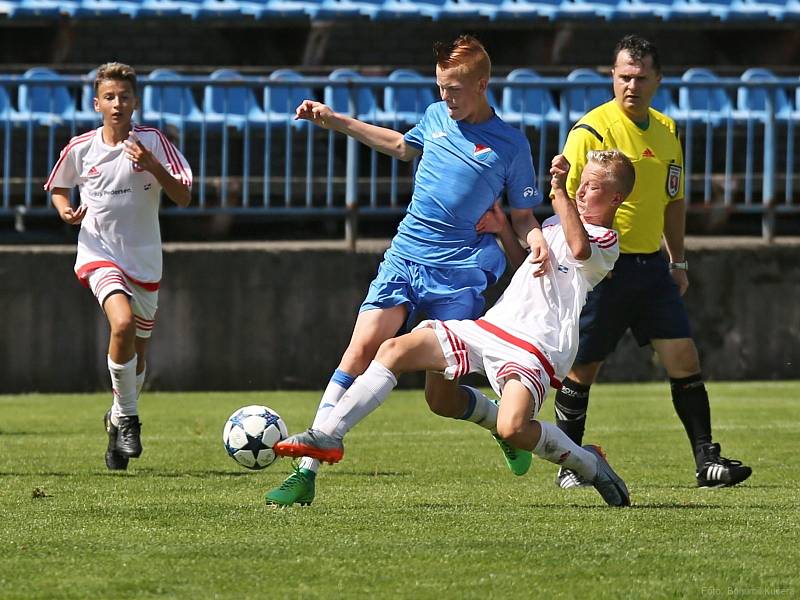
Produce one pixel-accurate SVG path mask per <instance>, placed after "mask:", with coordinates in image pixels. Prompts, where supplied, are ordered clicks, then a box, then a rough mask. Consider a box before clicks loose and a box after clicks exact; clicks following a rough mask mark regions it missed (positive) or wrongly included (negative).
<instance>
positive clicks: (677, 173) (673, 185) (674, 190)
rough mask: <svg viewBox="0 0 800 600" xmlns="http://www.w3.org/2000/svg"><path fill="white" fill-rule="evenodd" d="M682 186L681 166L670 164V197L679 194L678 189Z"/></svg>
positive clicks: (668, 178) (668, 192)
mask: <svg viewBox="0 0 800 600" xmlns="http://www.w3.org/2000/svg"><path fill="white" fill-rule="evenodd" d="M680 188H681V166H680V165H670V166H669V170H668V171H667V194H668V195H669V197H670V198H674V197H675V196H677V195H678V190H679V189H680Z"/></svg>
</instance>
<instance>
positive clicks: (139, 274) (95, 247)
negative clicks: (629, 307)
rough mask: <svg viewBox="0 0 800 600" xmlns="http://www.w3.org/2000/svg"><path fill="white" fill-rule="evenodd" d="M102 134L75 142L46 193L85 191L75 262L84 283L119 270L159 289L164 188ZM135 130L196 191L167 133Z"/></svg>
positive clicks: (94, 132)
mask: <svg viewBox="0 0 800 600" xmlns="http://www.w3.org/2000/svg"><path fill="white" fill-rule="evenodd" d="M102 129H103V128H102V127H100V128H98V129H95V130H92V131H89V132H87V133H84V134H83V135H79V136H77V137H74V138H72V139H71V140H70V142H69V144H67V146H66V147H65V148H64V149H63V150H62V151H61V155H60V156H59V159H58V161H57V162H56V165H55V167H53V171H52V173H50V177H49V178H48V179H47V183H46V184H45V186H44V189H45V190H47V191H50V190H52V189H53V188H72V187H74V186H76V185H77V186H78V187H79V188H80V194H81V204H85V205H86V208H87V211H86V216H85V217H84V218H83V221H82V222H81V231H80V234H79V235H78V256H77V259H76V261H75V273H76V274H77V275H78V277H79V278H80V279H81V280H85V279H86V277H87V275H88V273H90V272H91V271H93V270H94V269H97V268H100V267H109V266H115V267H116V268H118V269H120V270H121V271H122V272H123V273H124V274H125V275H126V276H127V277H128V278H129V279H130V280H131V281H133V282H134V283H137V284H139V285H144V287H146V288H147V289H157V288H158V283H159V281H160V280H161V265H162V257H161V230H160V228H159V224H158V206H159V197H160V193H161V184H159V183H158V181H157V180H156V178H155V176H153V175H152V174H151V173H149V172H147V171H145V170H143V169H141V168H140V167H139V166H138V165H136V164H134V163H133V162H131V161H130V160H129V159H128V158H127V156H126V154H125V145H124V144H117V145H116V146H109V145H108V144H106V143H105V142H103V134H102ZM133 130H134V131H135V132H136V135H137V136H138V138H139V140H140V141H141V142H142V144H144V146H145V147H146V148H147V149H148V150H150V151H151V152H152V153H153V154H154V155H155V157H156V158H157V159H158V161H159V162H160V163H161V164H162V165H164V168H166V170H167V172H168V173H171V174H172V176H173V177H175V179H178V180H180V181H181V183H183V184H184V185H187V186H191V184H192V171H191V169H190V168H189V164H188V163H187V162H186V159H185V158H184V157H183V155H182V154H181V153H180V152H179V151H178V149H177V148H175V146H173V145H172V143H171V142H170V141H169V140H168V139H167V138H166V136H165V135H164V134H163V133H161V132H160V131H159V130H158V129H155V128H153V127H144V126H140V125H134V127H133Z"/></svg>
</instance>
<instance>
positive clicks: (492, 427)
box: [458, 385, 499, 433]
mask: <svg viewBox="0 0 800 600" xmlns="http://www.w3.org/2000/svg"><path fill="white" fill-rule="evenodd" d="M459 387H461V388H462V389H464V390H466V392H467V394H468V395H469V398H470V400H469V406H467V410H466V411H465V412H464V414H463V415H461V416H460V417H458V418H459V419H461V420H463V421H470V422H472V423H476V424H477V425H480V426H481V427H483V428H484V429H488V430H489V431H491V432H493V433H494V432H497V410H498V408H499V407H498V406H497V403H496V402H495V401H494V400H492V399H491V398H489V397H488V396H487V395H486V394H484V393H483V392H482V391H480V390H478V389H475V388H474V387H470V386H468V385H462V386H459Z"/></svg>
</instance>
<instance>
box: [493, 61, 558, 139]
mask: <svg viewBox="0 0 800 600" xmlns="http://www.w3.org/2000/svg"><path fill="white" fill-rule="evenodd" d="M507 79H508V81H538V80H540V79H541V77H540V76H539V74H538V73H537V72H536V71H534V70H533V69H515V70H513V71H511V73H509V74H508V76H507ZM559 119H560V117H559V113H558V109H557V108H556V105H555V103H554V102H553V98H552V96H551V95H550V91H549V90H547V89H545V88H527V89H526V88H518V87H505V88H503V120H504V121H505V122H506V123H509V124H512V125H518V124H523V125H529V126H532V127H536V128H538V129H541V127H542V125H543V124H544V123H545V122H549V123H558V122H559Z"/></svg>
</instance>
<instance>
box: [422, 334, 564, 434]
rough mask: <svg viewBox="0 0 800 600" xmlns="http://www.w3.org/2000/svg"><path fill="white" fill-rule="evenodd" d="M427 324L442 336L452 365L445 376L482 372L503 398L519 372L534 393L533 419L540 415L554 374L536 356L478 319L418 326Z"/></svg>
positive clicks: (520, 377) (496, 392)
mask: <svg viewBox="0 0 800 600" xmlns="http://www.w3.org/2000/svg"><path fill="white" fill-rule="evenodd" d="M423 327H428V328H430V329H433V330H434V332H435V333H436V336H437V338H438V339H439V345H441V347H442V352H443V353H444V357H445V359H447V364H448V367H447V368H446V369H445V370H444V373H443V374H444V377H445V379H456V378H458V377H463V376H464V375H466V374H467V373H482V374H484V375H486V377H487V379H488V380H489V384H490V385H491V386H492V389H493V390H494V392H495V394H497V396H498V397H501V396H502V392H503V386H504V385H505V383H506V381H507V379H508V377H509V375H512V374H513V375H518V376H519V380H520V382H521V383H522V385H524V386H525V387H526V388H528V391H530V393H531V395H532V396H533V408H532V411H531V419H535V418H536V416H537V415H538V414H539V411H540V410H541V408H542V404H544V400H545V398H546V396H547V390H548V388H549V387H550V376H549V375H548V374H547V372H546V370H545V368H544V367H543V366H542V363H541V362H540V361H539V359H538V358H536V356H534V355H533V354H531V353H530V352H528V351H526V350H524V349H522V348H520V347H518V346H515V345H513V344H511V343H510V342H507V341H505V340H503V339H501V338H499V337H497V336H496V335H494V334H492V333H490V332H488V331H486V330H485V329H483V328H481V327H479V326H478V325H476V324H475V321H444V322H442V321H435V320H428V321H423V322H421V323H420V324H419V325H417V326H416V327H415V328H414V329H421V328H423Z"/></svg>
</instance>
